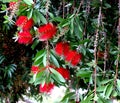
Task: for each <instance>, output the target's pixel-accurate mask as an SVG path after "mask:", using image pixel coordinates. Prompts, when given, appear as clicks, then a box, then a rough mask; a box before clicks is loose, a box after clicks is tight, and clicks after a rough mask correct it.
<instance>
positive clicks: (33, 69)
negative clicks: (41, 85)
mask: <svg viewBox="0 0 120 103" xmlns="http://www.w3.org/2000/svg"><path fill="white" fill-rule="evenodd" d="M31 72H32V73H33V74H37V73H38V72H39V67H38V66H32V68H31Z"/></svg>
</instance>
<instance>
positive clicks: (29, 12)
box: [27, 9, 33, 19]
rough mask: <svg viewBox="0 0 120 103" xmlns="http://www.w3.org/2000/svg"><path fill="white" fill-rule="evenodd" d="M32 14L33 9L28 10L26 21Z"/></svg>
mask: <svg viewBox="0 0 120 103" xmlns="http://www.w3.org/2000/svg"><path fill="white" fill-rule="evenodd" d="M32 14H33V9H29V11H28V12H27V17H28V19H30V18H31V17H32Z"/></svg>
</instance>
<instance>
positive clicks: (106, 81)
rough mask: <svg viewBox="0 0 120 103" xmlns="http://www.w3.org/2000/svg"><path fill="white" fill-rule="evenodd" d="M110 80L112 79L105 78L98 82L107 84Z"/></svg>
mask: <svg viewBox="0 0 120 103" xmlns="http://www.w3.org/2000/svg"><path fill="white" fill-rule="evenodd" d="M111 81H113V79H106V80H103V81H101V82H100V84H101V85H103V84H107V83H109V82H111Z"/></svg>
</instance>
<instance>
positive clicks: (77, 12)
mask: <svg viewBox="0 0 120 103" xmlns="http://www.w3.org/2000/svg"><path fill="white" fill-rule="evenodd" d="M83 1H84V0H82V1H81V2H80V4H79V7H78V9H77V12H76V15H77V14H78V13H79V11H80V8H81V5H82V4H83Z"/></svg>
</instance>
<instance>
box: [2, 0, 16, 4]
mask: <svg viewBox="0 0 120 103" xmlns="http://www.w3.org/2000/svg"><path fill="white" fill-rule="evenodd" d="M0 1H2V2H3V3H5V2H16V1H18V0H0Z"/></svg>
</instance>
